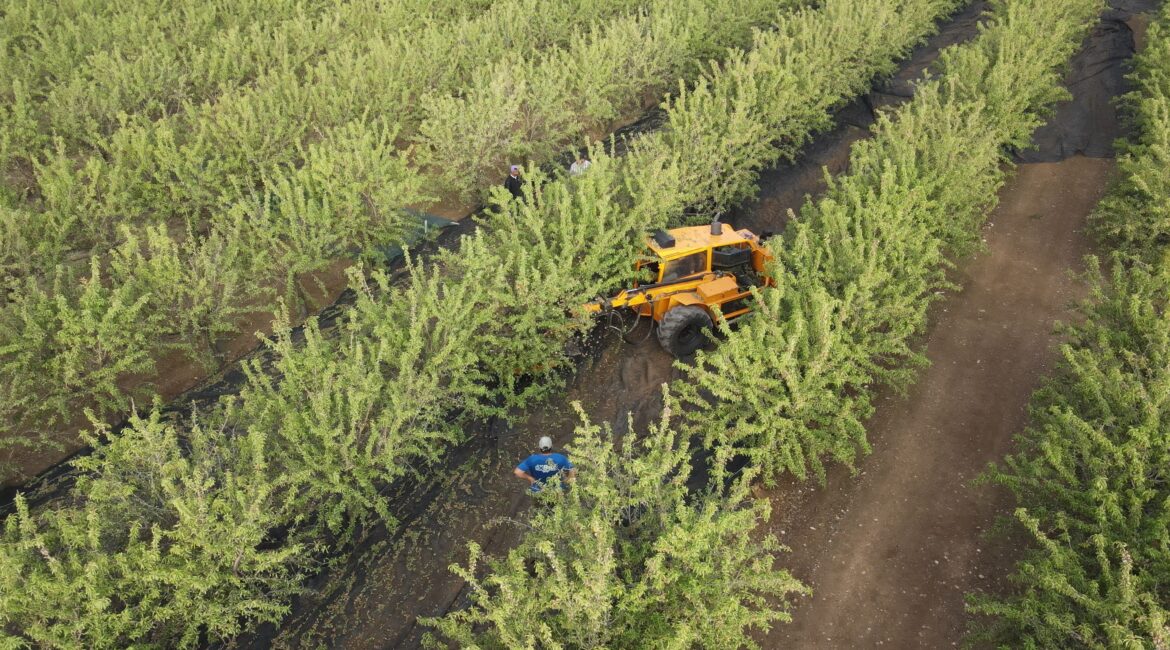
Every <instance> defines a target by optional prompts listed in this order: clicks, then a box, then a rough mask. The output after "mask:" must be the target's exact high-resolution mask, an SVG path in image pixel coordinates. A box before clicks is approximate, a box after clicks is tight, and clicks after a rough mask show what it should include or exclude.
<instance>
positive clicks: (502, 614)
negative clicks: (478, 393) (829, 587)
mask: <svg viewBox="0 0 1170 650" xmlns="http://www.w3.org/2000/svg"><path fill="white" fill-rule="evenodd" d="M1102 9H1103V6H1102V3H1101V2H1100V1H1099V0H1079V1H1077V2H1067V1H1065V0H1013V1H1011V2H1004V3H1000V4H998V5H996V7H995V9H994V10H993V12H992V13H991V15H990V17H989V19H988V20H987V22H986V24H985V27H984V29H982V30H981V32H980V34H979V36H978V37H977V38H976V39H975V40H974V41H972V42H971V43H969V44H966V45H962V46H958V47H955V48H952V49H949V50H947V51H944V53H943V54H942V56H941V58H940V60H939V62H938V64H937V65H936V67H935V70H934V73H933V76H928V77H927V78H926V79H924V80H923V81H922V82H920V83H919V85H918V87H917V89H916V92H915V97H914V99H913V100H912V101H911V102H910V103H908V104H906V105H905V106H903V107H902V108H900V109H897V110H896V111H893V112H891V113H889V114H886V115H883V116H882V117H881V118H880V119H879V121H878V123H877V125H876V126H875V127H874V132H873V138H872V139H870V140H867V141H862V142H860V143H858V144H857V145H855V147H854V150H853V152H852V155H851V159H850V169H849V172H847V173H846V174H844V175H842V176H840V177H837V178H835V179H833V181H832V182H831V184H830V187H829V189H828V190H827V192H826V194H825V195H824V196H823V197H821V198H819V199H818V200H816V201H814V202H811V203H809V204H808V205H807V206H806V208H805V209H804V210H803V211H802V213H801V215H800V217H799V219H798V220H797V221H796V222H794V223H793V224H792V225H791V226H790V228H789V230H788V231H787V233H786V235H785V237H784V238H783V240H781V241H779V242H777V241H776V240H773V242H772V243H771V244H770V246H771V248H772V252H773V253H774V254H775V255H776V263H775V275H776V277H777V279H778V283H777V286H775V287H770V288H766V289H763V290H762V291H761V292H760V294H759V295H758V296H757V298H756V310H757V313H756V315H755V316H754V317H753V318H752V319H751V320H749V321H748V322H747V323H745V324H744V325H743V326H742V327H741V328H739V329H737V330H730V329H725V331H724V334H725V335H726V337H727V340H726V341H723V342H722V343H721V344H720V346H719V347H718V348H717V349H716V350H715V351H714V352H711V353H706V354H702V353H701V354H700V355H699V357H698V359H697V360H696V363H695V364H694V365H693V366H690V365H683V366H682V367H683V368H684V369H685V370H686V371H687V377H686V378H685V379H682V380H679V381H678V382H677V383H676V384H675V386H674V387H673V388H672V389H671V392H672V393H674V395H675V397H674V398H671V397H670V396H669V395H668V396H667V399H666V404H667V412H666V413H664V414H663V420H664V421H663V423H662V424H660V425H659V426H658V427H657V428H652V429H651V432H650V434H649V435H648V436H647V437H645V438H643V439H640V440H636V441H635V440H633V439H632V438H631V439H629V440H628V441H627V442H626V446H625V448H624V449H623V450H622V451H621V452H620V453H619V452H615V451H614V450H613V449H612V444H613V443H612V438H611V436H609V435H606V434H601V435H599V433H598V432H597V431H596V428H595V427H592V426H591V425H589V424H588V423H586V424H585V425H584V426H583V428H582V429H580V430H579V431H578V436H579V437H580V441H579V442H578V443H576V444H575V445H574V446H573V449H572V450H573V452H574V457H575V458H576V459H578V461H579V462H577V465H578V468H579V475H578V480H577V481H576V483H575V484H574V486H573V488H572V490H571V491H570V492H569V493H568V494H567V495H561V494H560V493H559V492H558V491H556V490H550V491H546V492H547V494H548V495H547V496H546V497H545V498H547V499H548V500H549V501H551V502H552V506H551V508H550V509H547V510H543V511H541V512H539V513H537V514H535V515H534V524H533V529H532V531H531V532H529V533H527V534H526V536H525V538H524V540H523V541H522V542H521V544H520V545H519V546H518V547H517V548H516V549H514V550H512V551H511V552H510V553H509V554H508V555H507V557H506V558H504V559H498V560H495V561H491V562H489V563H488V568H487V569H486V575H482V574H483V573H485V570H484V568H483V567H482V566H480V564H481V557H480V553H479V550H478V549H476V548H474V547H473V548H472V556H471V564H470V565H469V566H468V567H466V568H460V567H456V568H455V570H456V571H457V572H458V573H460V574H461V575H463V576H464V577H465V578H466V579H467V580H468V581H469V583H470V584H471V587H472V592H471V593H472V602H473V604H472V606H471V607H470V608H469V609H467V610H463V611H459V612H456V613H453V614H451V615H449V616H447V617H445V618H443V619H438V620H430V621H427V623H428V624H430V625H431V626H433V627H434V628H435V629H436V632H437V633H438V635H439V636H441V637H443V638H444V639H446V640H450V641H454V642H456V643H458V644H460V645H463V646H465V647H470V646H473V645H474V646H478V647H568V648H595V647H598V648H599V647H634V646H636V645H637V644H638V642H639V640H641V639H644V638H649V639H653V640H654V641H655V642H657V644H660V645H663V646H666V647H691V646H695V645H700V646H705V647H714V646H720V647H739V646H750V647H754V646H753V642H752V640H751V638H750V637H749V636H747V635H746V632H747V631H748V630H749V629H750V628H753V627H755V628H757V629H766V628H767V627H768V625H769V624H770V623H771V622H773V621H777V620H780V621H782V620H785V619H786V618H787V614H786V613H785V610H786V608H787V600H788V598H789V596H790V595H791V594H793V593H796V592H800V591H802V590H803V588H802V587H801V586H800V585H799V584H798V583H796V582H794V581H793V580H792V578H791V576H789V575H788V574H787V573H786V572H784V571H782V570H780V569H778V568H776V567H775V566H774V565H773V559H772V558H771V556H770V551H772V550H773V548H772V545H773V544H774V542H773V540H770V539H764V540H762V541H761V543H760V544H759V545H758V547H747V546H745V545H746V544H748V540H750V539H752V537H751V532H752V530H753V527H754V525H755V524H756V522H757V521H758V520H759V519H760V518H762V517H765V516H766V514H767V511H766V507H765V506H763V505H760V504H754V505H753V504H752V503H751V500H750V499H749V498H747V495H746V494H744V492H743V489H742V483H743V481H747V480H751V479H753V478H757V477H762V478H763V479H764V480H774V479H775V478H776V477H777V476H778V475H779V474H780V473H790V474H792V475H795V476H798V477H805V476H807V475H809V474H819V473H820V472H821V471H823V470H822V463H823V462H824V460H825V459H826V458H828V459H832V460H835V461H838V462H846V463H852V462H853V461H854V459H855V457H856V454H857V453H858V451H859V450H864V449H866V445H865V437H864V429H863V428H862V425H861V420H862V418H864V416H865V415H866V414H868V413H869V411H870V405H869V390H870V389H871V386H873V385H874V384H876V383H878V382H885V383H887V384H893V385H898V384H901V383H904V382H906V381H909V380H910V379H911V378H912V373H913V370H914V368H915V367H916V366H917V365H918V364H919V363H920V360H919V359H920V358H919V357H918V355H917V354H916V353H915V352H914V351H913V350H912V348H911V347H910V343H909V341H910V338H911V337H913V336H914V335H915V334H916V333H920V332H921V331H922V328H923V327H924V325H925V321H924V310H925V308H926V305H928V304H929V303H930V302H931V301H932V297H933V296H934V295H936V293H937V292H938V291H940V290H941V289H943V288H945V287H946V286H948V285H947V284H946V282H945V279H944V276H943V271H945V269H946V268H947V266H948V262H947V260H948V258H949V257H951V256H954V255H960V254H962V253H964V252H966V251H969V250H971V249H972V248H973V247H974V246H976V245H977V242H978V240H979V230H980V225H981V223H982V218H983V216H984V215H985V214H986V213H987V211H988V210H989V209H990V208H991V206H992V205H993V204H994V202H995V200H996V190H997V189H998V188H999V186H1000V185H1001V183H1002V182H1003V179H1004V177H1005V174H1006V171H1007V170H1006V169H1005V163H1006V156H1005V151H1006V148H1007V147H1018V146H1025V145H1027V143H1028V141H1029V138H1030V134H1031V132H1032V131H1033V130H1034V129H1035V128H1036V127H1037V126H1038V125H1039V124H1040V123H1041V121H1042V116H1043V114H1044V112H1045V111H1046V110H1047V109H1048V107H1050V106H1051V105H1052V103H1053V102H1055V101H1056V100H1058V99H1060V98H1061V97H1063V96H1064V95H1065V91H1064V89H1063V87H1062V86H1061V83H1060V82H1061V76H1062V75H1061V71H1062V69H1063V68H1064V66H1065V65H1066V62H1067V61H1068V59H1069V58H1070V57H1071V55H1072V54H1073V52H1074V51H1075V50H1076V49H1077V48H1078V46H1079V45H1080V43H1081V41H1082V39H1083V36H1084V35H1085V34H1086V32H1087V30H1088V28H1089V27H1090V26H1091V25H1092V24H1094V23H1095V22H1096V19H1097V16H1098V14H1099V12H1100V11H1101V10H1102ZM679 411H681V413H679V414H678V415H676V416H675V418H674V419H675V422H674V423H673V428H672V425H671V423H670V422H669V421H668V420H669V419H670V417H671V416H670V413H671V412H674V413H678V412H679ZM664 432H669V433H664ZM692 436H698V438H699V439H700V440H702V441H703V443H704V444H705V446H706V447H707V448H708V449H709V450H710V452H711V456H712V458H713V459H714V461H713V462H712V466H713V467H714V470H715V471H714V472H713V473H712V479H713V482H712V483H711V485H710V486H709V487H708V489H707V491H705V492H703V493H701V494H698V495H690V497H689V498H683V497H678V496H677V495H676V492H677V491H679V490H681V489H682V488H681V487H680V484H682V483H685V482H686V479H687V476H688V474H689V467H688V465H687V463H686V461H685V459H686V458H687V457H688V456H689V454H690V453H692V452H691V451H690V450H689V449H687V448H686V447H687V445H686V443H685V442H680V441H685V440H688V439H691V438H692ZM662 449H665V450H666V451H662ZM735 455H744V456H747V458H748V459H749V461H750V462H749V463H748V465H747V469H746V470H744V472H743V474H742V475H741V476H736V477H733V476H730V475H729V473H728V472H727V471H726V470H727V465H726V463H727V461H728V460H730V458H731V457H732V456H735ZM680 459H682V460H680ZM627 467H628V468H632V471H624V470H623V468H627ZM662 467H666V468H669V469H666V470H664V474H663V475H658V474H657V473H656V472H657V471H659V470H660V468H662ZM643 473H644V474H645V475H647V476H652V477H653V479H652V480H650V481H649V482H648V483H649V484H647V485H642V484H641V483H639V478H640V477H641V476H642V474H643ZM726 486H730V487H726ZM712 513H720V514H712ZM583 538H589V539H590V540H591V539H593V538H600V539H603V540H606V543H602V544H596V545H595V544H594V543H593V542H592V541H586V540H585V539H583ZM533 567H535V569H534V568H533ZM748 576H750V578H749V577H748ZM550 584H553V585H555V586H554V587H552V588H548V587H547V585H550ZM531 594H540V597H536V598H533V597H531ZM711 612H718V615H717V616H718V618H717V620H710V619H709V618H708V615H709V613H711ZM708 633H710V636H707V634H708ZM1005 639H1011V637H1005ZM1011 640H1012V641H1014V640H1015V639H1011ZM435 641H436V643H437V642H438V640H437V639H436V640H435ZM1056 645H1063V644H1056Z"/></svg>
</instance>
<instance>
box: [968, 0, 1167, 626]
mask: <svg viewBox="0 0 1170 650" xmlns="http://www.w3.org/2000/svg"><path fill="white" fill-rule="evenodd" d="M1131 79H1132V81H1133V82H1134V84H1135V87H1136V89H1135V91H1134V92H1133V93H1132V94H1130V95H1128V96H1127V97H1126V98H1125V102H1124V105H1125V106H1126V108H1127V110H1128V111H1129V114H1130V116H1131V118H1132V124H1133V126H1134V130H1135V131H1134V134H1133V136H1132V138H1131V139H1130V140H1129V141H1127V142H1124V143H1122V144H1121V156H1120V158H1119V161H1118V163H1119V164H1118V166H1119V172H1120V175H1119V179H1118V181H1117V183H1116V185H1115V187H1114V188H1113V189H1112V190H1111V192H1110V194H1109V195H1108V196H1107V197H1106V199H1105V200H1104V201H1102V203H1101V204H1100V205H1099V206H1098V208H1097V210H1096V211H1095V213H1094V215H1093V222H1094V224H1095V226H1096V229H1097V231H1098V233H1099V234H1100V235H1102V239H1103V241H1104V242H1106V243H1107V244H1109V245H1110V246H1111V247H1113V249H1114V250H1113V253H1112V254H1111V255H1110V257H1109V259H1108V261H1107V262H1106V266H1108V267H1109V268H1110V269H1111V270H1110V271H1102V269H1101V267H1102V264H1101V263H1100V262H1099V261H1097V260H1092V262H1093V264H1092V265H1091V268H1092V269H1093V273H1092V274H1091V275H1092V281H1093V286H1094V291H1093V295H1092V296H1091V298H1090V299H1089V300H1087V301H1085V303H1084V304H1083V305H1082V306H1081V307H1080V312H1081V315H1082V316H1083V321H1082V320H1079V321H1078V323H1077V324H1074V325H1071V326H1068V327H1066V328H1065V331H1064V333H1065V336H1066V337H1067V342H1066V343H1065V344H1064V345H1063V346H1062V347H1061V360H1060V362H1059V364H1058V366H1057V368H1056V370H1055V372H1054V373H1053V375H1052V376H1051V378H1050V379H1049V380H1048V381H1047V382H1046V384H1045V386H1044V387H1043V388H1041V389H1040V390H1039V391H1037V393H1036V394H1035V395H1034V397H1033V402H1032V411H1031V414H1032V423H1031V425H1030V426H1029V428H1028V429H1027V430H1026V431H1025V432H1024V433H1023V434H1022V435H1020V436H1019V438H1018V443H1017V444H1018V445H1019V450H1018V451H1017V452H1016V453H1015V454H1012V455H1011V456H1009V457H1008V458H1006V459H1005V460H1004V462H1003V463H1002V465H999V466H995V467H992V469H991V470H990V471H989V472H988V473H987V474H986V475H985V477H984V479H985V480H988V481H990V482H992V483H995V484H998V485H1002V486H1005V487H1006V488H1008V489H1009V490H1010V491H1011V492H1012V494H1013V495H1014V496H1015V498H1016V504H1017V508H1016V510H1015V512H1014V519H1015V521H1016V523H1017V524H1018V530H1021V531H1023V532H1024V534H1026V535H1027V536H1028V537H1029V538H1030V539H1031V540H1032V544H1031V545H1030V548H1028V549H1027V551H1026V552H1025V553H1024V555H1023V558H1022V559H1021V560H1020V561H1019V562H1017V564H1016V566H1015V571H1014V572H1013V573H1012V574H1011V576H1010V584H1011V587H1010V589H1009V591H1008V593H1007V594H1006V595H1002V596H997V597H990V596H987V595H982V596H976V597H972V607H971V609H972V610H973V611H974V612H976V613H979V614H982V615H984V616H985V617H986V618H984V620H983V621H982V624H981V625H980V626H979V628H978V630H977V631H978V637H977V638H978V639H979V640H980V641H984V642H995V643H1002V644H1010V645H1015V646H1020V647H1059V648H1162V647H1166V646H1167V644H1170V595H1168V594H1167V591H1166V585H1167V583H1168V582H1170V481H1168V480H1167V479H1168V478H1170V404H1168V403H1167V398H1168V396H1170V391H1168V389H1170V311H1168V305H1170V265H1168V263H1167V262H1168V259H1170V258H1168V257H1167V242H1168V241H1170V239H1168V238H1170V5H1167V4H1163V6H1162V9H1161V12H1160V16H1159V17H1158V18H1157V19H1156V20H1155V24H1153V25H1152V26H1151V28H1150V31H1149V39H1148V45H1147V47H1146V49H1145V50H1144V51H1142V52H1141V53H1140V54H1139V55H1138V56H1137V57H1136V69H1135V71H1134V72H1133V74H1132V76H1131Z"/></svg>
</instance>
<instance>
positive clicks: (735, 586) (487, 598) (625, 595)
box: [424, 394, 807, 648]
mask: <svg viewBox="0 0 1170 650" xmlns="http://www.w3.org/2000/svg"><path fill="white" fill-rule="evenodd" d="M666 403H667V405H668V406H667V408H665V409H664V410H663V414H662V418H661V420H660V421H659V422H658V423H656V424H654V425H652V426H651V427H650V430H649V431H648V432H647V433H646V434H645V435H644V436H642V437H636V435H635V434H634V433H633V432H632V428H631V433H630V434H629V435H628V437H627V438H626V439H625V440H624V441H623V443H622V444H621V445H620V447H619V446H618V445H617V443H616V442H615V440H614V435H613V432H612V430H611V429H610V428H609V426H608V425H606V426H596V425H593V424H590V423H589V421H588V419H587V418H586V416H585V415H584V412H582V411H581V409H580V406H579V405H575V406H576V408H577V410H578V412H579V413H580V415H581V419H582V424H581V426H580V427H578V429H577V432H576V434H575V438H574V442H573V444H572V445H571V447H570V448H569V452H570V453H571V455H572V458H573V459H574V464H575V465H576V467H577V469H578V478H577V480H576V481H575V482H573V483H572V485H570V486H568V489H567V490H566V491H562V490H560V489H558V484H557V483H555V482H553V483H550V484H549V486H547V487H545V489H544V490H543V492H542V493H541V496H540V497H539V499H540V500H541V505H542V506H544V507H536V508H534V509H533V512H532V515H531V520H530V521H529V522H527V523H528V531H529V532H528V533H527V534H526V535H525V536H524V540H523V541H522V542H521V544H520V546H518V547H517V548H515V549H513V550H511V551H510V552H509V553H508V555H507V557H506V558H504V559H500V560H493V561H489V562H488V566H487V572H486V575H484V576H481V575H480V573H481V568H480V566H479V565H480V561H481V551H480V549H479V548H478V547H476V546H474V545H473V546H472V547H471V556H470V560H469V565H468V566H467V567H460V566H457V565H456V566H453V567H452V570H453V571H455V572H456V573H458V574H459V575H460V576H462V577H463V578H464V579H466V580H467V581H468V583H469V584H470V586H471V600H472V604H471V606H470V607H469V608H468V609H465V610H460V611H457V612H454V613H452V614H449V615H447V616H446V617H444V618H440V619H426V620H424V623H426V624H427V625H429V626H431V627H434V628H435V629H436V630H437V631H438V632H439V634H440V635H441V636H442V637H443V638H445V639H448V640H449V641H450V642H452V643H455V644H458V646H459V647H465V648H471V647H475V648H537V647H541V648H634V647H647V646H654V647H669V648H690V647H725V648H735V647H745V646H746V647H756V646H755V644H754V643H753V642H752V641H751V638H750V637H749V636H748V633H749V631H750V630H752V629H759V630H767V629H768V628H769V627H770V626H771V625H772V624H773V623H774V622H777V621H787V620H789V619H788V614H787V613H786V611H785V609H786V607H787V602H788V598H789V597H790V595H791V594H794V593H805V592H806V591H807V589H805V587H803V586H802V585H801V584H800V583H799V582H797V581H796V580H795V579H794V578H792V577H791V576H790V575H789V574H788V572H787V571H784V570H782V569H779V568H777V567H776V566H775V557H774V553H775V552H776V551H779V550H782V547H780V546H779V544H778V543H777V542H776V540H775V539H774V538H771V537H767V538H764V539H763V540H759V539H754V538H753V534H752V533H753V531H754V530H755V528H756V527H757V526H758V525H759V523H760V522H761V521H763V520H765V519H767V517H768V505H767V502H765V501H759V502H752V501H751V499H750V498H749V496H748V489H747V484H748V480H750V473H749V476H747V477H745V478H744V479H742V480H740V481H738V482H737V483H735V484H734V485H733V486H732V487H731V488H729V489H728V490H727V491H725V492H723V491H720V492H715V493H710V494H703V495H698V496H696V495H690V494H689V493H688V490H687V488H686V482H687V479H688V477H689V476H690V473H691V468H690V464H689V460H688V459H689V458H690V450H689V449H688V446H687V444H686V439H685V436H684V435H682V434H681V433H679V432H678V430H676V429H675V428H673V427H672V426H671V422H670V417H671V409H672V406H671V399H670V396H669V394H667V395H666ZM631 425H632V422H631ZM430 643H431V645H435V646H439V645H440V643H439V641H438V640H437V639H431V640H430Z"/></svg>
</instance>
